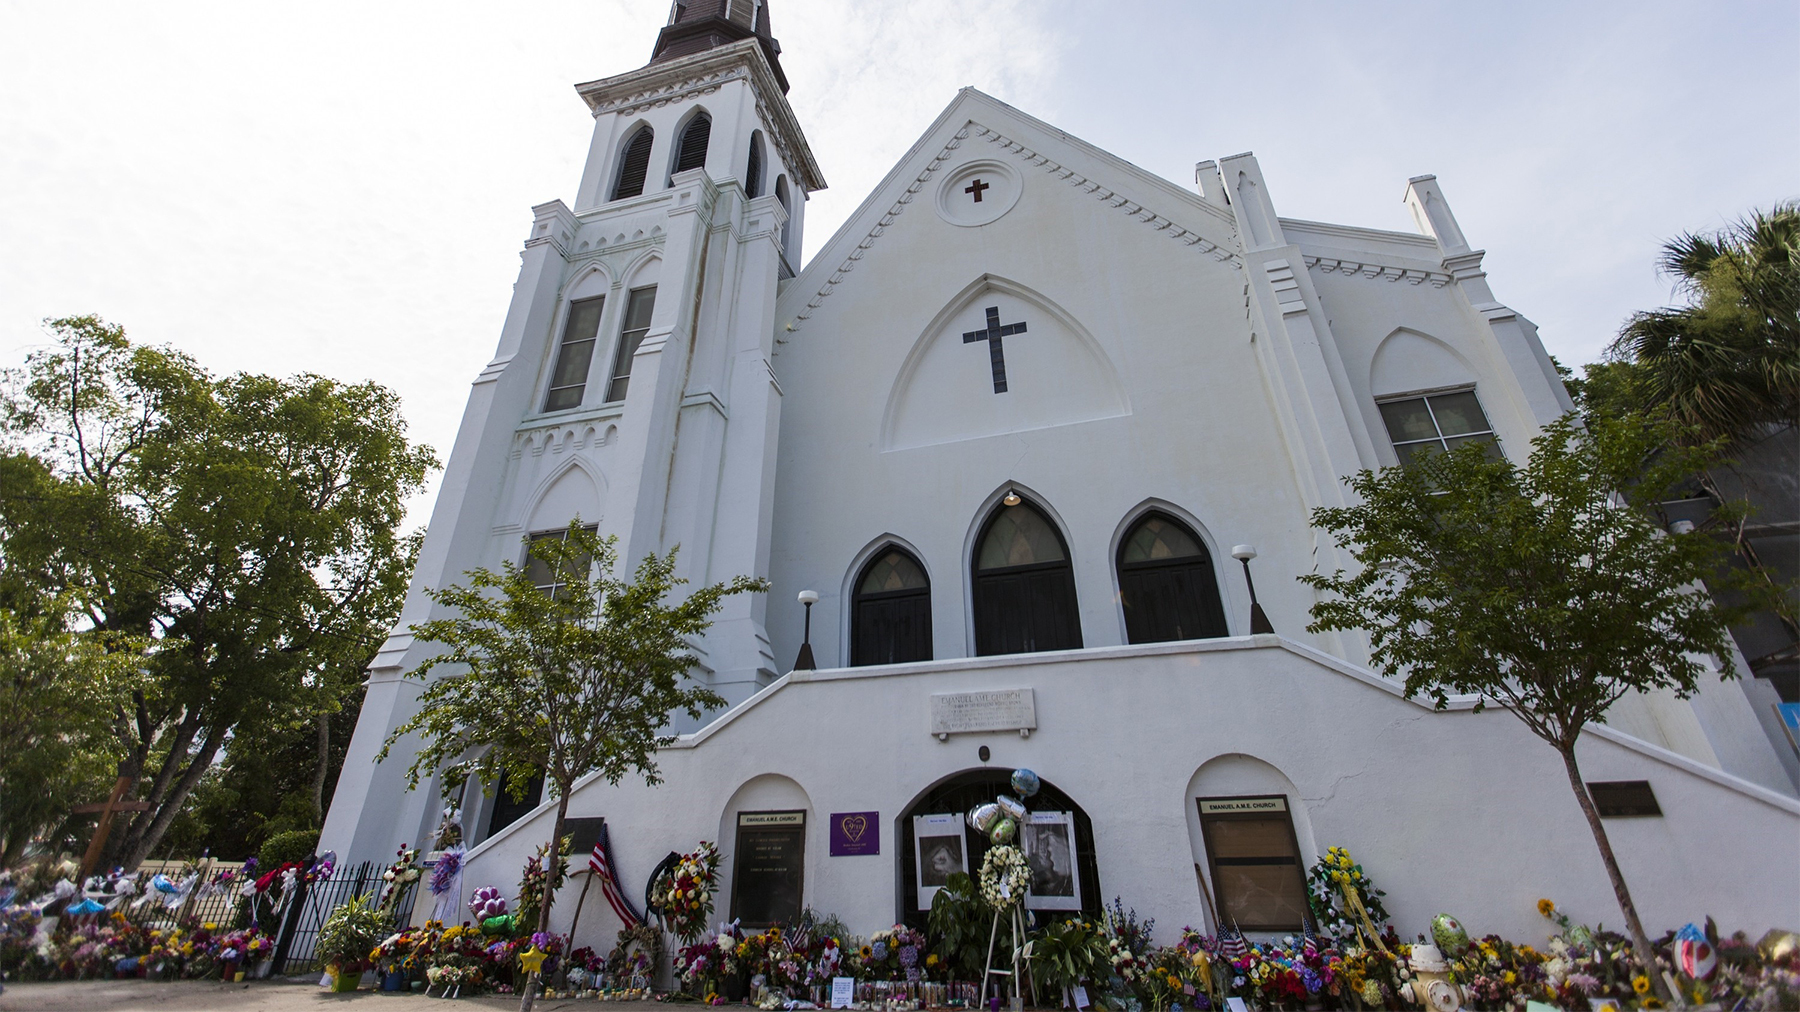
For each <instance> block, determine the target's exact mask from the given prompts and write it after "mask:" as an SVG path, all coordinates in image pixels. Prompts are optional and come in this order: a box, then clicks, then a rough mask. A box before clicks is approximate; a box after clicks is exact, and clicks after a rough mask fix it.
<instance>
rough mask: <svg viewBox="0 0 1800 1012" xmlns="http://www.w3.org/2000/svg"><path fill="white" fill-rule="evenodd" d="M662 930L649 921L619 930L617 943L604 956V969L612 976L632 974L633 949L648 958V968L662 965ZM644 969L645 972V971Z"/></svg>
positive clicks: (651, 968)
mask: <svg viewBox="0 0 1800 1012" xmlns="http://www.w3.org/2000/svg"><path fill="white" fill-rule="evenodd" d="M662 946H663V937H662V932H660V931H658V930H656V925H654V924H651V923H650V922H649V921H640V922H638V926H637V927H635V928H625V929H624V930H622V931H620V932H619V944H617V945H615V946H613V949H612V951H611V952H609V953H607V956H606V971H607V972H608V973H610V974H612V975H613V976H614V977H630V976H632V969H633V967H632V965H631V956H632V953H633V952H634V951H636V952H642V953H644V955H645V956H646V957H647V958H648V959H649V960H650V965H649V967H648V968H647V971H648V970H654V969H655V968H656V967H657V966H660V965H662ZM647 971H646V972H647Z"/></svg>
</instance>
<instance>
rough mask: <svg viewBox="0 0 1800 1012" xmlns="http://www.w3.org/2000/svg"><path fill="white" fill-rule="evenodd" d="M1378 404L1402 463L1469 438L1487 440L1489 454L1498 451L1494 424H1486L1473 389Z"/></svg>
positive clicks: (1495, 455)
mask: <svg viewBox="0 0 1800 1012" xmlns="http://www.w3.org/2000/svg"><path fill="white" fill-rule="evenodd" d="M1379 407H1380V408H1381V420H1382V421H1384V422H1386V423H1387V430H1388V438H1389V439H1391V440H1393V442H1394V452H1395V453H1398V454H1399V455H1400V463H1402V464H1410V463H1412V462H1413V461H1415V460H1418V459H1420V458H1422V457H1424V456H1426V455H1429V454H1433V453H1442V452H1443V451H1445V450H1451V449H1455V448H1456V447H1458V446H1460V445H1462V444H1463V443H1471V442H1482V443H1485V444H1487V452H1488V456H1490V457H1498V456H1499V455H1500V445H1499V444H1498V443H1496V442H1494V427H1493V426H1492V425H1489V424H1488V419H1487V415H1486V414H1484V413H1483V412H1482V410H1481V402H1480V401H1478V400H1476V399H1475V391H1473V390H1459V391H1457V392H1456V393H1450V394H1430V395H1428V396H1425V397H1406V398H1402V399H1400V400H1392V401H1382V402H1381V404H1380V405H1379Z"/></svg>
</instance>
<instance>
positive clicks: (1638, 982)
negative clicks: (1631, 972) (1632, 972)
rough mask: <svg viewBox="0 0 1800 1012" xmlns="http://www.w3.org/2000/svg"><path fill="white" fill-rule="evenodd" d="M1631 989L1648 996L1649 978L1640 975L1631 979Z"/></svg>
mask: <svg viewBox="0 0 1800 1012" xmlns="http://www.w3.org/2000/svg"><path fill="white" fill-rule="evenodd" d="M1631 989H1632V990H1633V991H1636V992H1637V993H1638V994H1649V993H1650V978H1649V977H1646V976H1644V975H1643V974H1641V973H1640V974H1638V975H1637V976H1635V977H1633V978H1631Z"/></svg>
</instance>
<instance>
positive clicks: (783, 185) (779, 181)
mask: <svg viewBox="0 0 1800 1012" xmlns="http://www.w3.org/2000/svg"><path fill="white" fill-rule="evenodd" d="M775 199H776V200H779V201H781V209H782V210H784V211H786V212H787V213H788V220H787V221H784V222H782V223H781V252H782V254H783V255H784V256H785V255H786V254H787V251H788V224H789V223H790V222H792V221H793V220H794V206H793V205H792V204H790V203H788V182H787V177H786V176H777V177H776V178H775Z"/></svg>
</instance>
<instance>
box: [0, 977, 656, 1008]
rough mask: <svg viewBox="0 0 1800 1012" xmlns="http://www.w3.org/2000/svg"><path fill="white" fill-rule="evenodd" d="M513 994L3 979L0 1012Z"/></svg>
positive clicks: (415, 1004) (398, 1002)
mask: <svg viewBox="0 0 1800 1012" xmlns="http://www.w3.org/2000/svg"><path fill="white" fill-rule="evenodd" d="M518 1007H519V997H518V995H487V996H485V997H481V998H458V999H456V1000H454V1001H451V1002H444V1001H440V1000H439V999H436V998H426V997H423V996H421V995H416V994H392V993H384V992H381V991H352V992H350V993H347V994H334V993H332V992H330V991H328V990H326V989H324V988H322V987H320V986H318V984H316V983H290V982H288V981H281V980H274V981H255V982H248V983H243V984H221V983H219V982H217V981H200V980H174V981H155V980H65V981H51V982H47V983H31V984H7V985H6V991H5V993H4V994H0V1012H140V1010H141V1012H216V1010H224V1009H231V1010H240V1009H241V1010H244V1012H315V1010H341V1012H393V1010H397V1009H406V1010H410V1012H456V1010H457V1009H466V1010H474V1009H483V1010H487V1009H516V1008H518ZM658 1007H660V1006H658V1004H657V1003H656V1002H600V1001H593V1000H586V1001H583V1000H578V999H572V998H558V999H555V1000H553V1001H545V1000H544V999H542V998H540V999H538V1001H537V1004H536V1005H535V1006H533V1008H534V1009H544V1010H546V1012H552V1010H556V1012H599V1010H601V1009H604V1010H606V1012H650V1010H651V1009H654V1008H658Z"/></svg>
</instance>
